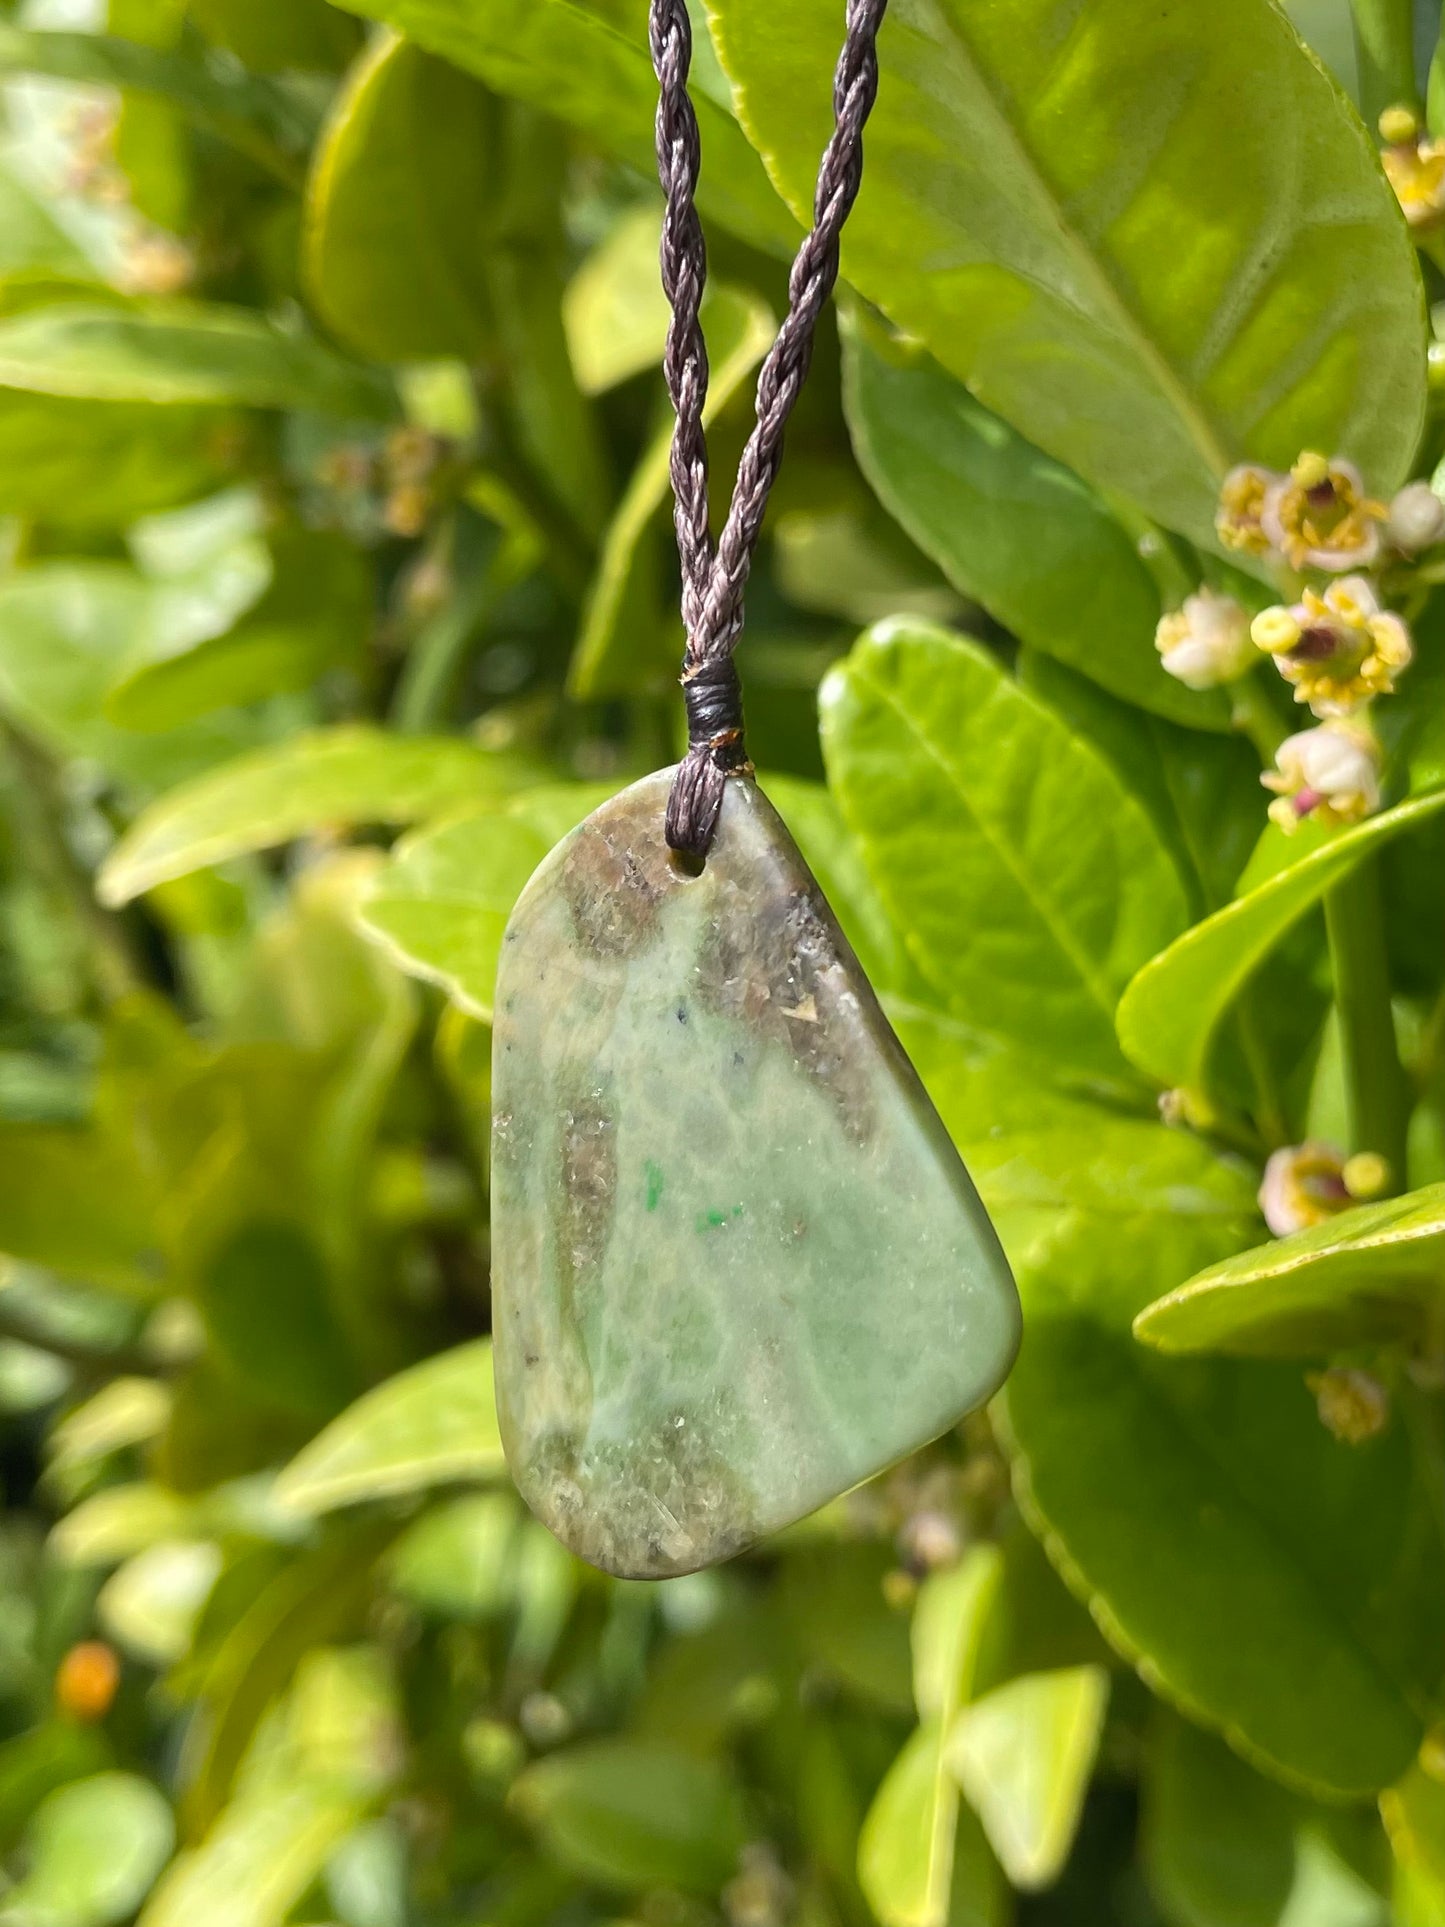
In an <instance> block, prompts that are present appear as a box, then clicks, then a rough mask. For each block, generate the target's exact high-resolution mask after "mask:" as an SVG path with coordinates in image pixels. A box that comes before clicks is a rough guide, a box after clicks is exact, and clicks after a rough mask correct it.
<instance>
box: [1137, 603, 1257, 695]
mask: <svg viewBox="0 0 1445 1927" xmlns="http://www.w3.org/2000/svg"><path fill="white" fill-rule="evenodd" d="M1154 647H1155V648H1156V649H1157V650H1158V651H1159V654H1160V657H1161V658H1162V660H1163V664H1164V667H1165V669H1166V670H1167V671H1168V672H1169V674H1170V675H1171V676H1173V677H1175V678H1176V679H1177V680H1178V681H1179V682H1182V683H1183V684H1184V685H1185V686H1186V688H1189V689H1215V688H1217V687H1218V686H1219V684H1220V683H1225V682H1233V681H1234V680H1235V678H1236V677H1237V676H1242V675H1243V674H1244V673H1245V671H1246V670H1247V669H1248V668H1249V665H1250V659H1251V658H1250V641H1249V617H1248V616H1247V615H1246V613H1245V611H1244V609H1243V607H1242V606H1241V605H1240V604H1239V603H1238V602H1236V601H1235V599H1234V597H1233V596H1228V595H1219V594H1218V593H1217V592H1216V591H1215V590H1213V589H1199V590H1196V592H1195V593H1194V594H1193V595H1191V596H1186V597H1185V598H1184V603H1183V606H1182V608H1179V609H1176V610H1174V611H1172V613H1170V614H1169V615H1165V616H1161V617H1160V618H1159V626H1158V628H1157V629H1156V630H1155V631H1154Z"/></svg>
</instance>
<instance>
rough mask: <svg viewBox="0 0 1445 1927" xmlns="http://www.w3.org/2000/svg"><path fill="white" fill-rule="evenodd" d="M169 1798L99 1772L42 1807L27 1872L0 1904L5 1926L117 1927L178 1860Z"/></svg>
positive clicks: (125, 1776) (130, 1778)
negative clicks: (168, 1864)
mask: <svg viewBox="0 0 1445 1927" xmlns="http://www.w3.org/2000/svg"><path fill="white" fill-rule="evenodd" d="M175 1837H176V1830H175V1821H174V1819H173V1818H172V1816H171V1809H170V1806H169V1804H168V1803H167V1801H166V1799H165V1797H164V1795H163V1794H161V1793H160V1792H159V1791H158V1790H157V1789H156V1788H155V1787H153V1786H152V1785H151V1784H150V1782H149V1781H147V1780H141V1779H138V1778H137V1777H136V1776H135V1775H134V1774H131V1773H99V1774H96V1775H95V1777H94V1778H93V1779H89V1780H77V1781H75V1782H74V1783H73V1784H72V1785H70V1786H67V1787H62V1788H61V1789H60V1790H59V1791H58V1792H56V1793H52V1794H50V1795H49V1797H48V1798H47V1799H45V1800H43V1801H42V1802H41V1804H40V1806H39V1807H38V1808H37V1810H36V1813H35V1818H34V1819H33V1820H32V1822H31V1824H30V1828H29V1831H28V1834H27V1839H26V1851H27V1858H28V1861H29V1866H28V1870H27V1872H26V1874H25V1876H24V1878H23V1879H22V1880H21V1881H20V1883H19V1885H18V1886H15V1887H12V1888H11V1889H10V1891H9V1892H8V1893H7V1894H6V1895H5V1897H4V1900H3V1901H0V1920H3V1921H4V1922H5V1923H6V1927H116V1923H118V1922H120V1921H123V1920H128V1919H129V1918H130V1916H131V1915H132V1914H133V1913H134V1912H135V1910H136V1908H137V1907H138V1906H139V1905H140V1903H141V1901H142V1900H143V1899H144V1898H145V1896H146V1895H147V1894H148V1893H149V1892H150V1890H151V1887H152V1886H153V1885H154V1883H155V1879H156V1876H157V1874H158V1873H159V1872H160V1870H161V1868H162V1867H163V1866H164V1865H165V1864H166V1862H167V1860H169V1859H170V1857H171V1849H172V1847H173V1846H174V1844H175Z"/></svg>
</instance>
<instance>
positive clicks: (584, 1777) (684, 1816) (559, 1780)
mask: <svg viewBox="0 0 1445 1927" xmlns="http://www.w3.org/2000/svg"><path fill="white" fill-rule="evenodd" d="M510 1804H511V1805H512V1807H513V1808H514V1810H515V1811H516V1812H517V1813H518V1814H520V1816H521V1817H522V1818H523V1819H524V1820H525V1821H526V1822H527V1823H528V1824H529V1825H530V1826H531V1827H532V1828H533V1830H534V1831H535V1832H536V1833H537V1834H538V1836H539V1837H540V1839H541V1841H542V1843H543V1844H544V1846H545V1847H546V1849H547V1851H548V1853H550V1854H553V1855H555V1856H556V1858H557V1859H558V1860H559V1861H560V1862H561V1863H562V1865H563V1866H564V1867H567V1868H569V1869H570V1870H571V1871H572V1872H573V1873H575V1874H578V1875H579V1876H581V1877H582V1878H583V1879H586V1880H595V1881H598V1882H599V1883H600V1884H602V1885H603V1886H607V1887H621V1888H629V1887H680V1888H682V1889H683V1890H684V1891H685V1892H689V1893H700V1894H708V1895H711V1894H715V1893H716V1892H717V1890H718V1888H719V1887H721V1886H722V1885H723V1884H724V1882H726V1881H727V1880H729V1879H731V1878H732V1876H733V1875H734V1874H735V1873H736V1871H737V1858H738V1854H739V1852H740V1851H741V1849H742V1846H743V1842H744V1840H745V1839H746V1837H747V1836H746V1834H745V1832H744V1827H743V1816H742V1811H741V1807H740V1803H739V1800H738V1796H737V1793H736V1791H735V1790H734V1788H733V1786H732V1784H731V1782H730V1781H729V1779H728V1778H727V1777H726V1775H725V1773H724V1772H723V1769H722V1768H721V1767H720V1766H718V1765H717V1764H716V1763H714V1762H713V1761H711V1760H700V1759H696V1758H694V1757H693V1756H692V1755H691V1754H688V1753H682V1752H678V1751H676V1750H675V1749H673V1748H670V1747H665V1746H659V1745H642V1744H639V1743H635V1742H632V1741H628V1740H595V1741H592V1742H590V1743H589V1744H587V1745H585V1746H578V1747H573V1748H570V1749H569V1750H568V1751H567V1752H565V1753H558V1754H554V1755H553V1757H552V1758H551V1759H547V1760H539V1761H537V1762H536V1764H535V1765H533V1766H530V1767H529V1768H528V1769H527V1771H526V1772H525V1773H524V1774H522V1776H521V1778H520V1779H519V1780H517V1782H516V1783H515V1785H514V1786H513V1788H512V1792H511V1796H510Z"/></svg>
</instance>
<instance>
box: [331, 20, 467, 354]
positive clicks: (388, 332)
mask: <svg viewBox="0 0 1445 1927" xmlns="http://www.w3.org/2000/svg"><path fill="white" fill-rule="evenodd" d="M494 117H495V114H494V108H493V103H492V101H491V98H490V96H489V95H488V94H487V93H486V92H485V91H484V89H482V88H481V87H479V86H478V85H477V83H476V82H475V81H474V80H472V79H471V78H469V77H468V76H467V75H465V74H460V73H458V72H457V70H456V68H455V67H452V66H449V65H448V64H447V63H446V62H445V61H442V60H436V59H433V58H432V56H431V55H430V54H426V53H423V52H422V51H421V49H420V48H419V47H415V46H412V45H411V44H410V43H408V42H407V41H404V40H400V39H398V38H397V36H396V35H394V34H388V33H383V34H381V35H379V36H378V37H377V39H376V41H375V43H374V44H373V45H372V47H371V48H370V49H369V50H368V51H367V52H366V53H365V54H364V55H363V56H362V58H361V59H360V60H359V61H358V63H357V65H356V66H355V67H354V68H353V70H352V72H351V74H350V75H349V76H348V78H347V81H346V85H345V86H344V87H343V88H342V90H341V92H340V94H339V95H338V96H337V99H336V101H335V104H334V105H333V107H332V110H331V118H330V120H329V122H328V124H327V129H326V132H325V134H324V136H323V138H322V140H321V143H320V145H319V146H318V148H317V150H316V156H315V159H314V161H313V163H312V171H311V180H310V185H309V187H308V190H307V196H306V212H305V224H306V226H305V265H306V277H307V280H308V282H309V284H310V288H311V292H312V297H313V299H314V301H315V303H316V307H317V310H318V312H319V313H320V314H321V316H322V317H323V318H324V320H325V321H326V323H327V324H328V326H329V327H330V328H331V329H332V330H333V331H334V332H335V334H336V336H337V337H338V339H339V340H341V341H343V342H345V343H346V344H347V346H348V347H350V348H352V349H353V350H355V352H356V353H358V354H361V355H365V356H367V357H369V358H370V359H371V360H374V361H422V360H426V359H428V358H436V357H440V356H447V355H452V356H457V357H459V358H460V359H462V360H465V361H476V360H478V359H479V358H480V357H481V354H482V351H483V349H484V348H485V347H486V345H487V343H488V341H489V339H490V336H491V333H492V328H493V323H492V317H491V310H490V303H489V300H488V296H487V287H486V278H485V275H484V272H483V269H482V262H481V254H482V248H483V246H484V242H485V237H486V234H487V222H488V214H489V210H490V209H491V207H492V206H493V204H494V203H495V202H496V200H497V198H498V195H499V183H498V181H497V180H496V178H495V176H496V172H497V142H496V138H495V129H494V127H493V124H492V123H493V120H494ZM493 218H495V217H493Z"/></svg>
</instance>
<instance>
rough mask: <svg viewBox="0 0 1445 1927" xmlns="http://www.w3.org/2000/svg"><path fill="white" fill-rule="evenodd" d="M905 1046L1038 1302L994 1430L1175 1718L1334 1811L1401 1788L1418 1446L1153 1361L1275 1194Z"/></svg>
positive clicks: (1161, 1138) (1178, 1149)
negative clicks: (1180, 1286)
mask: <svg viewBox="0 0 1445 1927" xmlns="http://www.w3.org/2000/svg"><path fill="white" fill-rule="evenodd" d="M903 1036H904V1040H905V1042H906V1043H907V1045H908V1047H909V1050H910V1053H911V1055H912V1056H913V1058H914V1061H915V1062H916V1063H917V1065H918V1068H919V1070H920V1072H921V1074H922V1076H923V1078H924V1081H925V1083H926V1084H927V1085H928V1088H929V1091H930V1093H931V1095H932V1096H933V1099H934V1101H935V1103H936V1104H937V1105H938V1107H939V1110H940V1113H941V1115H942V1116H943V1119H944V1122H945V1123H946V1124H947V1126H948V1128H949V1130H950V1132H951V1134H952V1135H953V1137H954V1140H955V1142H956V1143H957V1144H958V1146H959V1148H960V1150H961V1151H962V1153H963V1155H964V1158H965V1160H966V1162H967V1163H968V1165H969V1168H970V1170H971V1171H972V1173H973V1176H974V1179H975V1182H976V1183H977V1184H978V1186H979V1189H980V1192H981V1194H982V1196H983V1199H984V1202H985V1203H986V1204H987V1205H988V1207H989V1210H990V1212H991V1213H992V1214H993V1216H994V1220H995V1223H996V1224H997V1226H998V1229H999V1234H1000V1236H1001V1237H1002V1239H1003V1242H1004V1246H1005V1249H1006V1250H1007V1252H1008V1255H1009V1257H1010V1259H1011V1261H1012V1263H1013V1266H1014V1270H1015V1273H1016V1275H1017V1277H1018V1281H1019V1288H1020V1292H1021V1294H1022V1297H1023V1302H1024V1319H1025V1329H1026V1332H1027V1334H1028V1335H1027V1340H1026V1342H1025V1345H1024V1347H1023V1350H1022V1352H1021V1353H1020V1356H1019V1361H1018V1363H1017V1365H1016V1366H1015V1368H1014V1372H1013V1376H1012V1378H1011V1379H1010V1381H1009V1384H1008V1386H1007V1387H1006V1389H1005V1391H1004V1393H1003V1395H1002V1397H1001V1399H1000V1401H999V1402H998V1403H997V1405H996V1406H995V1408H994V1409H995V1412H996V1415H997V1418H998V1421H999V1423H1000V1425H1001V1427H1002V1429H1003V1432H1004V1435H1005V1437H1006V1439H1007V1441H1008V1444H1009V1449H1010V1452H1011V1455H1012V1457H1013V1459H1014V1478H1015V1490H1016V1491H1017V1493H1018V1495H1019V1498H1020V1500H1021V1502H1022V1504H1023V1505H1024V1507H1025V1510H1026V1513H1027V1516H1028V1517H1029V1519H1030V1522H1031V1524H1032V1525H1033V1526H1034V1529H1035V1530H1036V1531H1037V1532H1038V1533H1039V1535H1040V1536H1041V1537H1042V1538H1043V1540H1044V1543H1045V1545H1046V1547H1047V1548H1048V1551H1049V1554H1050V1557H1051V1558H1052V1559H1053V1561H1054V1563H1055V1564H1056V1565H1057V1566H1058V1568H1059V1569H1060V1571H1061V1572H1062V1573H1063V1575H1064V1577H1065V1578H1066V1579H1067V1580H1068V1582H1069V1584H1070V1586H1071V1587H1072V1589H1073V1590H1074V1591H1075V1592H1076V1593H1077V1594H1078V1595H1079V1596H1080V1597H1082V1598H1083V1599H1085V1600H1086V1601H1087V1603H1088V1604H1089V1607H1090V1609H1091V1611H1092V1612H1093V1615H1094V1617H1095V1619H1096V1620H1097V1622H1098V1623H1099V1625H1100V1627H1101V1628H1102V1629H1103V1631H1104V1632H1105V1633H1106V1635H1107V1636H1108V1638H1109V1640H1110V1642H1111V1644H1112V1645H1114V1647H1115V1648H1116V1649H1117V1650H1118V1651H1120V1652H1121V1653H1123V1654H1124V1656H1125V1657H1126V1658H1128V1659H1130V1660H1131V1661H1133V1662H1135V1663H1136V1664H1138V1665H1139V1666H1140V1667H1141V1668H1142V1669H1146V1671H1147V1677H1148V1680H1149V1683H1150V1685H1151V1687H1152V1688H1153V1689H1154V1690H1155V1691H1156V1692H1158V1693H1160V1694H1161V1695H1163V1696H1164V1697H1165V1698H1167V1699H1169V1700H1170V1701H1172V1702H1174V1703H1176V1704H1178V1705H1182V1706H1183V1707H1184V1708H1185V1709H1186V1710H1188V1711H1189V1712H1190V1713H1191V1714H1192V1715H1193V1716H1194V1717H1196V1718H1198V1719H1200V1720H1203V1721H1205V1722H1207V1723H1209V1724H1211V1725H1214V1726H1217V1727H1222V1728H1226V1729H1228V1730H1229V1732H1230V1733H1231V1735H1232V1736H1234V1737H1235V1738H1236V1740H1237V1742H1238V1744H1239V1745H1240V1746H1241V1747H1243V1748H1244V1749H1245V1750H1247V1751H1248V1753H1249V1754H1250V1756H1251V1757H1252V1758H1256V1759H1260V1760H1262V1761H1264V1762H1265V1763H1267V1764H1268V1765H1269V1766H1270V1767H1271V1769H1272V1770H1274V1771H1277V1772H1281V1773H1284V1774H1287V1775H1289V1776H1291V1777H1293V1778H1295V1779H1296V1780H1300V1781H1303V1782H1306V1783H1309V1784H1311V1785H1314V1786H1317V1787H1322V1788H1327V1789H1330V1790H1332V1791H1333V1792H1335V1793H1342V1794H1351V1795H1360V1794H1364V1793H1368V1792H1373V1791H1375V1790H1376V1789H1378V1788H1379V1787H1380V1786H1382V1785H1385V1784H1387V1783H1388V1782H1389V1781H1390V1780H1392V1779H1393V1778H1394V1777H1395V1776H1396V1775H1397V1774H1398V1773H1399V1772H1400V1771H1401V1770H1402V1768H1403V1766H1404V1765H1405V1764H1406V1762H1407V1761H1408V1760H1409V1758H1410V1757H1411V1755H1412V1753H1413V1751H1414V1748H1415V1746H1416V1745H1417V1744H1418V1741H1419V1736H1420V1714H1419V1711H1418V1707H1419V1705H1420V1704H1421V1703H1422V1700H1423V1697H1424V1696H1425V1695H1427V1694H1428V1693H1429V1692H1431V1691H1433V1680H1434V1676H1435V1670H1436V1666H1437V1657H1436V1651H1435V1639H1436V1634H1435V1631H1434V1630H1433V1629H1434V1627H1435V1626H1436V1623H1437V1617H1436V1609H1435V1605H1434V1601H1435V1599H1436V1597H1437V1595H1438V1590H1439V1588H1440V1587H1441V1586H1442V1585H1445V1562H1442V1555H1441V1553H1440V1551H1439V1549H1438V1541H1437V1540H1436V1539H1435V1537H1434V1535H1433V1532H1432V1530H1431V1528H1430V1526H1429V1524H1428V1522H1427V1518H1426V1508H1425V1497H1424V1494H1423V1493H1422V1491H1421V1489H1420V1487H1419V1486H1418V1484H1416V1483H1414V1482H1413V1480H1412V1476H1411V1454H1410V1447H1409V1442H1408V1440H1407V1439H1406V1437H1405V1436H1404V1434H1403V1430H1402V1428H1400V1427H1394V1428H1392V1429H1391V1430H1390V1431H1389V1432H1388V1433H1386V1434H1385V1435H1384V1436H1383V1437H1381V1438H1378V1439H1376V1440H1374V1441H1372V1442H1371V1444H1369V1445H1368V1446H1366V1447H1364V1448H1354V1447H1350V1446H1347V1445H1342V1444H1340V1443H1339V1442H1338V1441H1337V1440H1335V1439H1334V1438H1332V1437H1331V1435H1330V1434H1329V1433H1328V1432H1326V1431H1325V1429H1324V1427H1323V1426H1322V1425H1321V1424H1320V1422H1319V1418H1318V1415H1317V1413H1316V1409H1315V1404H1314V1400H1313V1398H1312V1397H1311V1396H1310V1394H1309V1392H1308V1389H1307V1388H1306V1386H1305V1385H1304V1383H1303V1381H1302V1378H1301V1376H1300V1374H1299V1373H1298V1371H1297V1370H1292V1369H1291V1368H1289V1367H1287V1366H1276V1365H1267V1364H1254V1363H1240V1362H1235V1361H1210V1362H1208V1363H1197V1362H1192V1361H1191V1362H1183V1361H1166V1360H1163V1359H1159V1358H1156V1357H1154V1356H1152V1355H1151V1354H1149V1353H1147V1352H1145V1351H1144V1349H1143V1348H1142V1347H1141V1346H1139V1345H1138V1344H1137V1343H1136V1342H1135V1341H1134V1339H1133V1337H1132V1335H1131V1330H1130V1326H1131V1321H1132V1319H1133V1318H1134V1316H1135V1314H1136V1313H1137V1312H1138V1311H1139V1310H1140V1309H1141V1308H1142V1307H1143V1306H1144V1305H1145V1304H1147V1303H1148V1302H1149V1301H1150V1300H1151V1299H1153V1298H1155V1297H1157V1296H1158V1295H1159V1288H1160V1286H1161V1285H1163V1284H1164V1283H1165V1281H1167V1280H1170V1279H1175V1278H1182V1277H1187V1276H1188V1275H1190V1273H1191V1272H1194V1271H1197V1270H1199V1269H1200V1268H1201V1266H1202V1265H1204V1264H1207V1263H1210V1262H1212V1261H1215V1260H1218V1259H1222V1258H1224V1257H1225V1256H1227V1255H1228V1254H1229V1253H1230V1252H1231V1251H1235V1250H1238V1249H1239V1248H1240V1246H1241V1245H1243V1244H1244V1243H1246V1242H1247V1241H1248V1239H1249V1238H1250V1236H1251V1235H1252V1227H1253V1226H1254V1225H1255V1224H1257V1222H1258V1221H1257V1219H1256V1218H1255V1216H1254V1204H1253V1197H1252V1192H1253V1175H1252V1174H1251V1173H1250V1172H1248V1171H1246V1170H1244V1169H1242V1168H1240V1167H1239V1166H1238V1165H1236V1164H1234V1163H1233V1162H1232V1161H1229V1160H1224V1159H1220V1158H1218V1157H1217V1156H1216V1155H1214V1154H1213V1153H1212V1152H1210V1151H1209V1150H1208V1148H1207V1147H1206V1146H1205V1145H1203V1144H1202V1143H1200V1142H1199V1141H1198V1140H1197V1139H1191V1138H1189V1137H1188V1136H1187V1134H1185V1133H1183V1132H1175V1131H1169V1130H1166V1129H1165V1128H1164V1127H1163V1126H1161V1125H1159V1124H1156V1123H1152V1122H1147V1121H1145V1120H1143V1119H1135V1118H1128V1117H1124V1116H1121V1115H1119V1114H1118V1113H1116V1112H1111V1111H1109V1110H1106V1109H1103V1108H1101V1107H1099V1106H1097V1105H1093V1104H1089V1103H1086V1102H1084V1101H1082V1100H1080V1099H1079V1098H1075V1097H1068V1096H1063V1095H1060V1094H1057V1093H1050V1092H1048V1091H1041V1090H1040V1089H1039V1088H1038V1087H1037V1085H1036V1084H1031V1083H1030V1080H1029V1073H1028V1069H1027V1067H1026V1064H1025V1063H1023V1062H1021V1061H1020V1060H1019V1059H1018V1058H1016V1057H1013V1056H1012V1055H1011V1054H1010V1053H1007V1052H1002V1051H999V1050H997V1049H990V1048H989V1047H987V1046H986V1045H979V1044H978V1043H976V1042H975V1043H973V1044H972V1045H970V1044H968V1043H967V1042H966V1040H963V1039H961V1038H959V1037H958V1036H956V1035H954V1034H952V1033H951V1031H950V1028H949V1027H948V1026H947V1025H945V1024H942V1023H938V1022H934V1023H931V1024H923V1023H919V1022H917V1021H912V1022H908V1023H906V1024H905V1025H904V1026H903ZM1081 1441H1087V1450H1086V1451H1085V1450H1082V1449H1081V1444H1080V1442H1081ZM1141 1546H1147V1547H1148V1549H1149V1556H1148V1558H1147V1559H1141V1558H1140V1556H1139V1548H1140V1547H1141ZM1384 1574H1388V1575H1389V1581H1388V1583H1387V1584H1382V1580H1381V1576H1382V1575H1384ZM1323 1679H1328V1680H1329V1682H1330V1685H1329V1690H1328V1692H1326V1693H1321V1692H1320V1690H1319V1682H1320V1681H1321V1680H1323Z"/></svg>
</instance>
